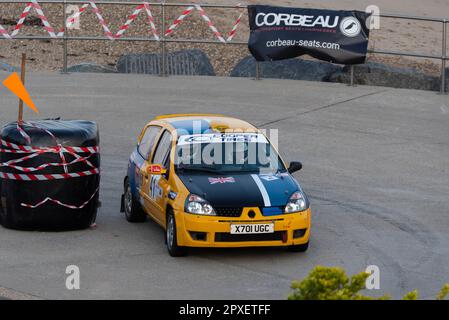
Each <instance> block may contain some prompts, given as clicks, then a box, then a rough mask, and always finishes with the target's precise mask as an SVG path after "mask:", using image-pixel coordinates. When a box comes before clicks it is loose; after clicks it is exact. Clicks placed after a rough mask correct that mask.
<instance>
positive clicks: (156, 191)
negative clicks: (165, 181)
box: [149, 175, 163, 200]
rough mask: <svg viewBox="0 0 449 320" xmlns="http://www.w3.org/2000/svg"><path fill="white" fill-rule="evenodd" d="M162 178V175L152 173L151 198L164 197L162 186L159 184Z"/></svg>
mask: <svg viewBox="0 0 449 320" xmlns="http://www.w3.org/2000/svg"><path fill="white" fill-rule="evenodd" d="M160 179H161V176H160V175H152V176H151V181H150V192H149V195H150V198H151V199H153V200H156V199H157V198H162V193H163V192H162V188H161V187H160V186H159V181H160Z"/></svg>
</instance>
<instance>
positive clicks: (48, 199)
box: [20, 188, 99, 209]
mask: <svg viewBox="0 0 449 320" xmlns="http://www.w3.org/2000/svg"><path fill="white" fill-rule="evenodd" d="M98 190H99V189H98V188H97V190H95V192H94V193H93V194H92V196H91V197H90V198H89V199H88V200H87V201H85V202H84V203H83V204H81V205H80V206H75V205H71V204H66V203H62V202H61V201H59V200H55V199H52V198H49V197H47V198H45V199H44V200H42V201H41V202H39V203H36V204H35V205H32V204H26V203H21V204H20V205H21V206H22V207H25V208H30V209H35V208H38V207H40V206H42V205H44V204H45V203H47V202H53V203H56V204H59V205H60V206H63V207H66V208H69V209H83V208H84V207H85V206H86V205H87V204H88V203H89V202H90V201H91V200H92V199H93V198H94V197H95V195H96V194H97V193H98Z"/></svg>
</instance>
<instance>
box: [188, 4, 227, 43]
mask: <svg viewBox="0 0 449 320" xmlns="http://www.w3.org/2000/svg"><path fill="white" fill-rule="evenodd" d="M195 8H196V10H198V11H199V12H200V15H201V18H203V20H204V21H206V23H207V25H208V26H209V29H210V30H211V31H212V32H213V34H214V35H215V36H216V37H217V39H218V40H219V41H220V42H222V43H226V40H225V39H224V38H223V36H222V35H221V33H220V31H218V29H217V28H215V26H214V24H213V23H212V21H211V20H210V18H209V17H208V16H207V15H206V12H205V11H204V9H203V8H201V6H199V5H195Z"/></svg>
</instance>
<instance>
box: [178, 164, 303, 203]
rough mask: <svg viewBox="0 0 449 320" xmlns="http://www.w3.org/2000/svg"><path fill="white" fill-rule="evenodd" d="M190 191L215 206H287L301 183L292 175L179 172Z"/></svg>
mask: <svg viewBox="0 0 449 320" xmlns="http://www.w3.org/2000/svg"><path fill="white" fill-rule="evenodd" d="M178 175H179V178H180V179H181V180H182V182H183V183H184V185H185V186H186V187H187V189H188V190H189V191H190V192H191V193H193V194H196V195H199V196H200V197H202V198H204V199H206V200H207V201H208V202H209V203H210V204H211V205H212V206H215V207H274V206H285V205H286V204H287V201H288V200H289V198H290V196H291V195H292V193H293V192H295V191H298V190H300V187H299V184H298V183H297V182H296V180H295V179H294V178H293V177H292V176H291V175H290V174H288V173H279V174H276V175H274V174H269V175H266V174H248V173H245V174H230V175H215V174H213V173H206V174H205V173H200V174H199V173H190V172H183V173H178Z"/></svg>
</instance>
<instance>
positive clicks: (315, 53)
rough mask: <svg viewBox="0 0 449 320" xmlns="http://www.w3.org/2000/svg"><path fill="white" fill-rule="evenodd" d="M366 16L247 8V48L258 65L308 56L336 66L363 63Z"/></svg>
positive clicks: (310, 10)
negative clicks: (262, 62)
mask: <svg viewBox="0 0 449 320" xmlns="http://www.w3.org/2000/svg"><path fill="white" fill-rule="evenodd" d="M369 16H370V14H369V13H365V12H361V11H335V10H320V9H300V8H287V7H272V6H259V5H251V6H248V17H249V26H250V30H251V34H250V38H249V42H248V48H249V51H250V52H251V53H252V55H253V56H254V58H255V59H256V60H258V61H272V60H282V59H289V58H294V57H297V56H301V55H304V54H308V55H310V56H312V57H314V58H316V59H320V60H324V61H329V62H333V63H339V64H347V65H348V64H360V63H364V62H365V59H366V51H367V48H368V38H369V29H368V28H367V27H366V20H367V19H368V18H369Z"/></svg>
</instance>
